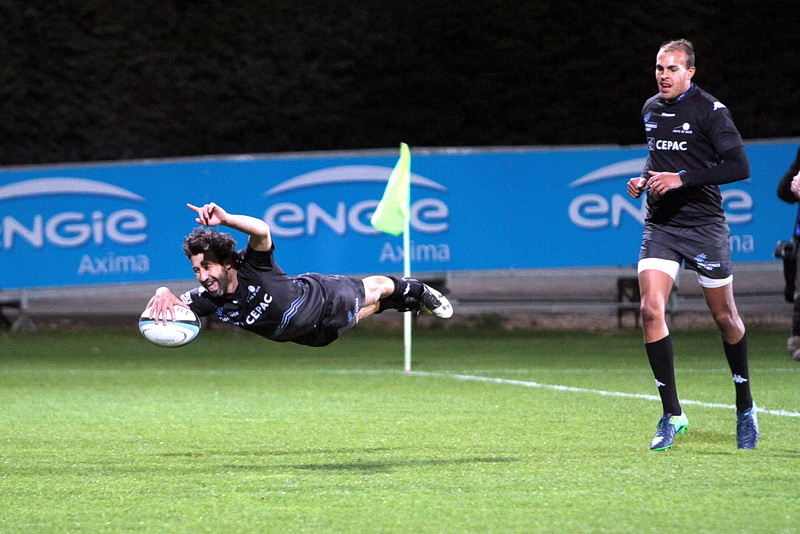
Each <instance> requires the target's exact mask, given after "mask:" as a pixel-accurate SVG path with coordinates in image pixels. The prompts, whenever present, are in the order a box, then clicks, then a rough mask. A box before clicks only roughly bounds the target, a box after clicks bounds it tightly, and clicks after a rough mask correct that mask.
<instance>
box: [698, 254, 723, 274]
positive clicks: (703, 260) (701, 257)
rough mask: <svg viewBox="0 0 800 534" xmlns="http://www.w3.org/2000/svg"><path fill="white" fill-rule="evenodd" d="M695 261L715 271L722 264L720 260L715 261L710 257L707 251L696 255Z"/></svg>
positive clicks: (702, 267) (699, 265)
mask: <svg viewBox="0 0 800 534" xmlns="http://www.w3.org/2000/svg"><path fill="white" fill-rule="evenodd" d="M694 261H695V263H696V264H697V266H698V267H700V268H701V269H706V270H708V271H713V270H714V269H719V268H720V267H721V266H722V264H721V263H720V262H719V261H713V260H709V259H708V255H706V253H705V252H701V253H700V254H698V255H697V256H695V257H694Z"/></svg>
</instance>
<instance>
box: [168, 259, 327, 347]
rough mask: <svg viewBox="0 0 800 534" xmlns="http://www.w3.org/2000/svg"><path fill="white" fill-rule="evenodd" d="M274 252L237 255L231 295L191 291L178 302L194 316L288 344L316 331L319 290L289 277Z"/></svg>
mask: <svg viewBox="0 0 800 534" xmlns="http://www.w3.org/2000/svg"><path fill="white" fill-rule="evenodd" d="M274 251H275V248H274V246H273V248H272V250H269V251H258V250H253V249H251V248H249V247H248V248H246V249H245V250H243V251H240V252H239V258H240V260H241V261H240V263H239V267H238V273H237V279H238V281H239V283H238V286H237V288H236V290H235V291H234V292H233V293H232V294H230V295H224V296H222V297H214V296H212V295H210V294H209V293H208V291H206V289H205V288H203V287H197V288H194V289H191V290H189V291H187V292H186V293H184V294H183V295H181V297H180V298H181V300H182V301H183V302H184V303H186V305H187V306H189V308H190V309H191V310H192V311H193V312H195V313H196V314H197V315H198V316H201V317H203V316H208V315H214V316H216V317H217V319H219V320H220V321H223V322H226V323H230V324H232V325H235V326H239V327H241V328H244V329H245V330H249V331H250V332H254V333H256V334H258V335H260V336H263V337H266V338H269V339H272V340H274V341H291V340H293V339H295V338H297V337H300V336H303V335H304V334H307V333H308V332H309V331H310V330H312V329H313V328H314V326H316V324H317V322H318V320H319V318H320V315H321V313H322V310H323V305H322V304H323V301H324V290H323V289H322V287H321V286H320V285H319V284H318V283H317V282H316V281H315V280H313V279H310V278H304V277H303V276H298V277H291V276H289V275H287V274H286V273H284V272H283V270H282V269H281V268H280V267H279V266H278V265H277V264H276V263H275V259H274V254H273V253H274Z"/></svg>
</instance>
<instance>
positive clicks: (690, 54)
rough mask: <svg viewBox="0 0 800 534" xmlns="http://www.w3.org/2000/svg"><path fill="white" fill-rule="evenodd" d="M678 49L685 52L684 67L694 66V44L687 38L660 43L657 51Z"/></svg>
mask: <svg viewBox="0 0 800 534" xmlns="http://www.w3.org/2000/svg"><path fill="white" fill-rule="evenodd" d="M675 50H680V51H682V52H683V53H684V54H686V68H687V69H691V68H692V67H694V45H693V44H692V42H691V41H689V40H687V39H673V40H672V41H667V42H666V43H664V44H662V45H661V48H659V52H662V51H663V52H673V51H675Z"/></svg>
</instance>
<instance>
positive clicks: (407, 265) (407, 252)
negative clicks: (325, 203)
mask: <svg viewBox="0 0 800 534" xmlns="http://www.w3.org/2000/svg"><path fill="white" fill-rule="evenodd" d="M408 167H409V175H410V173H411V161H410V159H409V163H408ZM407 198H408V205H407V206H406V209H408V210H409V212H408V214H407V217H406V220H405V228H404V229H403V276H405V277H407V278H410V277H411V213H410V210H411V180H409V181H408V197H407ZM412 319H413V317H412V314H411V313H404V314H403V370H404V371H405V372H406V373H409V372H411V325H412Z"/></svg>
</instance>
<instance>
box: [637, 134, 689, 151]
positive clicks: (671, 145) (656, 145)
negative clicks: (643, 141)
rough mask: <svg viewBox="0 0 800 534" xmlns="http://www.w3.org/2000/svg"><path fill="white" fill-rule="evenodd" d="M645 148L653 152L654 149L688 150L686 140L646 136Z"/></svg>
mask: <svg viewBox="0 0 800 534" xmlns="http://www.w3.org/2000/svg"><path fill="white" fill-rule="evenodd" d="M647 148H648V149H649V150H650V151H651V152H653V151H656V150H679V151H681V152H685V151H686V150H689V146H688V142H687V141H672V140H670V139H655V138H653V137H648V138H647Z"/></svg>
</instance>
